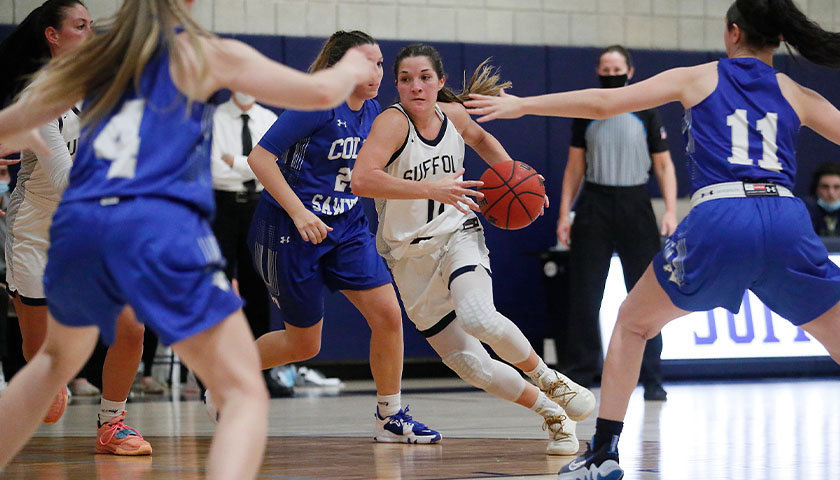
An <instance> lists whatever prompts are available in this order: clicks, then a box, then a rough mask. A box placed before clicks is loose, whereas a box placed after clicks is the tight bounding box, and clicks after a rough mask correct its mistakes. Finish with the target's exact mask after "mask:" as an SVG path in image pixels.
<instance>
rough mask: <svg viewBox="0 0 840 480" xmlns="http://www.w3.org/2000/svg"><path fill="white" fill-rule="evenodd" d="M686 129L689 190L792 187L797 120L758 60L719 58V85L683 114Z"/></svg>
mask: <svg viewBox="0 0 840 480" xmlns="http://www.w3.org/2000/svg"><path fill="white" fill-rule="evenodd" d="M685 127H686V128H685V134H686V150H687V152H688V155H689V163H690V165H689V166H690V171H691V191H692V192H694V191H696V190H697V189H699V188H702V187H705V186H707V185H712V184H716V183H723V182H733V181H756V182H773V183H776V184H779V185H783V186H785V187H787V188H793V181H794V177H795V174H796V135H797V133H798V131H799V127H800V121H799V117H798V116H797V115H796V112H794V110H793V108H792V107H791V106H790V104H789V103H788V102H787V100H786V99H785V98H784V97H783V96H782V92H781V90H780V89H779V83H778V81H777V80H776V71H775V70H774V69H773V68H772V67H770V66H769V65H767V64H765V63H764V62H762V61H761V60H758V59H755V58H731V59H722V60H720V61H719V62H718V84H717V87H716V88H715V90H714V92H712V94H711V95H709V96H708V97H706V98H705V99H704V100H703V101H702V102H700V103H699V104H697V105H695V106H694V107H692V108H690V109H689V110H687V111H686V114H685Z"/></svg>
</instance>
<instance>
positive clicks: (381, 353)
mask: <svg viewBox="0 0 840 480" xmlns="http://www.w3.org/2000/svg"><path fill="white" fill-rule="evenodd" d="M341 293H343V294H344V296H346V297H347V299H348V300H350V302H351V303H353V305H355V307H356V308H357V309H358V310H359V311H360V312H361V313H362V315H364V317H365V319H366V320H367V322H368V325H370V371H371V373H372V374H373V381H374V383H376V392H377V393H378V394H379V395H393V394H395V393H399V392H400V384H401V381H402V369H403V333H402V314H401V312H400V304H399V303H398V302H397V295H396V293H395V292H394V287H393V286H392V285H391V284H387V285H382V286H379V287H376V288H372V289H370V290H342V292H341Z"/></svg>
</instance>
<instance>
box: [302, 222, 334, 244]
mask: <svg viewBox="0 0 840 480" xmlns="http://www.w3.org/2000/svg"><path fill="white" fill-rule="evenodd" d="M332 231H333V229H332V227H330V226H329V225H327V224H326V223H324V222H322V221H321V220H320V219H317V220H315V221H313V222H310V223H307V224H306V225H303V226H301V227H298V233H300V238H302V239H303V241H304V242H312V244H314V245H317V244H319V243H321V242H323V241H324V240H325V239H326V238H327V234H328V233H329V232H332Z"/></svg>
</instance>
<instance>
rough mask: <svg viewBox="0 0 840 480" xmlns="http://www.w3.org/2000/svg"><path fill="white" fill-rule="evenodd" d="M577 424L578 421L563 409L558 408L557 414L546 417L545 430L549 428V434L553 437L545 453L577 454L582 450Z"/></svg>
mask: <svg viewBox="0 0 840 480" xmlns="http://www.w3.org/2000/svg"><path fill="white" fill-rule="evenodd" d="M576 425H577V422H575V421H574V420H572V419H570V418H569V417H568V416H566V415H565V414H564V412H563V411H562V410H558V411H557V412H556V414H555V415H549V416H547V417H545V423H543V430H548V436H549V437H550V439H551V440H550V441H549V442H548V446H546V447H545V453H546V454H548V455H568V456H571V455H577V453H578V451H579V450H580V442H578V438H577V435H575V426H576Z"/></svg>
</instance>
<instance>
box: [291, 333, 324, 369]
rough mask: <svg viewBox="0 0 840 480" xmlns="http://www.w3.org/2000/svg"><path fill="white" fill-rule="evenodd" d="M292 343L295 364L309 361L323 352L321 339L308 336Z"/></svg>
mask: <svg viewBox="0 0 840 480" xmlns="http://www.w3.org/2000/svg"><path fill="white" fill-rule="evenodd" d="M291 343H292V345H293V350H292V355H293V357H294V359H293V360H292V361H293V362H300V361H303V360H309V359H310V358H312V357H314V356H315V355H318V353H319V352H320V351H321V337H315V336H308V335H307V336H304V337H302V338H300V339H298V340H296V341H294V342H291Z"/></svg>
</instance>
